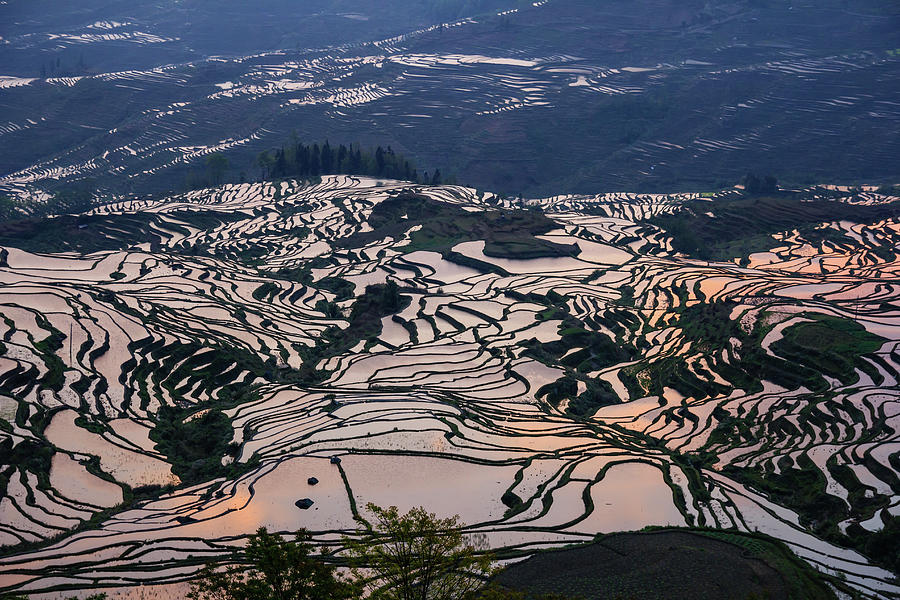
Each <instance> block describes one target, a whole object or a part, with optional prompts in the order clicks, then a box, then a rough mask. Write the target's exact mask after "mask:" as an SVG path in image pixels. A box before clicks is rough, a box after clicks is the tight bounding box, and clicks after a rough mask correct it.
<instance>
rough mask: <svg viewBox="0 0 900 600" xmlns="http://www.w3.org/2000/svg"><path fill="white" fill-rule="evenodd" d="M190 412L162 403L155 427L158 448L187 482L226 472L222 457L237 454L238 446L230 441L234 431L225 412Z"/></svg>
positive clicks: (154, 436)
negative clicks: (194, 416)
mask: <svg viewBox="0 0 900 600" xmlns="http://www.w3.org/2000/svg"><path fill="white" fill-rule="evenodd" d="M191 412H193V409H178V408H175V407H172V406H162V407H161V408H160V410H159V413H158V414H157V422H156V427H155V428H154V429H153V439H154V440H156V448H157V449H158V450H159V451H160V452H162V453H163V454H165V455H166V456H167V457H168V458H169V460H170V461H171V462H172V472H173V473H175V474H176V475H178V477H180V478H181V480H182V481H183V482H185V483H188V484H190V483H195V482H200V481H208V480H210V479H213V478H215V477H218V476H220V475H223V474H226V473H227V472H228V468H227V467H223V466H222V458H223V457H224V456H226V455H227V456H231V457H234V456H235V455H236V454H237V451H238V446H237V445H236V444H235V445H232V444H231V439H232V436H233V434H234V430H233V429H232V426H231V421H230V420H229V419H228V417H227V416H225V413H223V412H222V411H220V410H217V409H210V410H207V411H206V412H205V413H203V414H202V415H201V416H199V417H196V418H190V413H191Z"/></svg>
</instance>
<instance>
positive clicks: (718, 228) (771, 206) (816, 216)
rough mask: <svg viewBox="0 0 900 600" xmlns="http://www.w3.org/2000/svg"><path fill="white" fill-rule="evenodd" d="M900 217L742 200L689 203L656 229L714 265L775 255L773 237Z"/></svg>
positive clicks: (886, 207)
mask: <svg viewBox="0 0 900 600" xmlns="http://www.w3.org/2000/svg"><path fill="white" fill-rule="evenodd" d="M898 216H900V204H897V203H892V204H882V205H876V206H860V205H852V204H848V203H846V202H837V201H833V200H808V199H804V198H802V197H800V196H796V195H790V194H780V195H765V196H752V197H742V198H740V199H737V200H718V201H715V202H709V201H704V200H694V201H690V202H686V203H684V205H683V206H682V209H681V210H680V211H679V212H677V213H675V214H672V215H658V216H655V217H653V218H651V219H650V220H649V222H650V223H652V224H654V225H656V226H657V227H660V228H662V229H664V230H665V231H666V232H667V233H668V234H669V235H671V236H672V247H673V248H674V249H675V250H677V251H679V252H684V253H685V254H690V255H692V256H697V257H699V258H703V259H709V260H729V259H732V258H739V257H746V256H748V255H749V254H752V253H754V252H765V251H767V250H770V249H772V248H773V247H774V246H775V245H776V242H775V240H773V239H772V234H773V233H778V232H781V231H788V230H792V229H799V230H800V231H801V232H804V233H805V231H806V230H811V229H813V227H814V226H815V225H819V224H821V223H824V222H829V221H841V220H849V221H853V222H855V223H873V222H876V221H880V220H882V219H887V218H896V217H898Z"/></svg>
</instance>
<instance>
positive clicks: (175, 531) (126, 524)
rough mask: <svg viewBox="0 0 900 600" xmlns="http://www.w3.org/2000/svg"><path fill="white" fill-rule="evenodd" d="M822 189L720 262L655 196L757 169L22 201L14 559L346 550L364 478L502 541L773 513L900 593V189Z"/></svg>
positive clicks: (8, 340)
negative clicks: (246, 545)
mask: <svg viewBox="0 0 900 600" xmlns="http://www.w3.org/2000/svg"><path fill="white" fill-rule="evenodd" d="M802 195H803V198H804V199H805V201H804V204H805V205H806V206H807V207H808V212H807V213H803V214H806V215H818V216H819V217H821V215H824V214H837V215H840V218H839V220H830V221H829V220H825V221H822V222H820V223H819V224H817V225H816V226H812V225H810V223H809V222H808V221H809V219H805V220H804V219H802V218H799V217H798V218H797V219H796V220H797V222H798V223H799V224H798V226H797V228H793V229H787V230H783V231H776V232H772V233H770V234H768V236H767V238H766V239H767V240H768V242H767V243H764V242H765V240H761V239H758V238H755V241H754V247H755V248H757V250H754V251H753V252H752V253H750V254H748V255H744V256H740V255H735V256H733V257H730V259H728V260H726V259H720V260H717V261H709V260H706V259H699V258H694V257H691V256H690V255H687V254H682V253H679V252H676V251H674V250H673V241H674V240H675V237H673V234H672V233H668V232H667V231H666V230H665V229H663V228H660V227H659V226H657V225H654V223H657V222H660V221H659V220H660V219H663V218H665V217H668V218H670V219H671V218H675V217H680V218H684V219H687V220H688V221H691V220H692V219H697V218H701V217H702V218H705V219H714V218H716V217H715V215H717V214H727V213H728V211H729V210H733V207H734V206H740V205H741V204H740V203H741V202H744V201H745V200H744V199H743V197H742V196H741V195H740V194H739V193H737V192H724V193H721V194H719V195H717V196H716V197H714V198H701V197H700V196H697V195H687V194H674V195H637V194H607V195H599V196H556V197H552V198H548V199H545V200H536V201H529V202H527V203H522V202H520V201H516V200H511V199H509V198H505V197H502V196H497V195H494V194H491V193H485V192H479V191H476V190H473V189H469V188H463V187H455V186H444V187H425V186H411V185H410V184H406V183H401V182H392V181H375V180H370V179H359V178H352V177H344V176H332V177H326V178H323V179H322V181H321V182H320V183H315V184H303V183H299V182H293V181H286V182H279V183H264V184H243V185H226V186H224V187H221V188H217V189H212V190H203V191H195V192H190V193H187V194H182V195H176V196H172V197H166V198H150V199H144V200H128V201H121V202H118V203H115V204H109V205H104V206H100V207H97V208H95V209H93V210H91V211H90V212H89V213H86V214H82V215H71V216H66V217H58V218H53V219H48V220H45V221H42V222H39V223H37V224H35V223H33V222H24V223H19V224H17V225H15V227H16V228H17V229H15V232H16V235H11V234H9V231H8V229H9V227H13V226H12V225H7V226H6V228H7V229H4V230H3V231H4V232H5V233H3V232H0V233H3V244H4V247H3V248H2V251H0V265H2V266H0V282H2V287H0V317H2V325H0V336H2V345H0V448H2V449H3V451H2V452H0V460H2V466H0V492H2V500H0V544H2V545H3V554H4V555H3V557H2V558H0V590H3V591H15V592H17V593H31V592H37V591H48V590H69V589H85V588H101V587H112V588H121V587H122V586H126V587H127V586H135V585H138V584H142V583H160V584H173V585H174V584H177V583H178V582H181V581H184V580H186V579H189V578H190V577H191V575H192V574H193V573H195V572H196V571H197V569H199V567H200V565H201V564H202V563H203V562H204V561H206V560H209V559H212V558H215V557H220V556H223V555H224V554H226V553H227V552H228V551H230V550H232V549H233V548H235V547H237V546H239V545H240V544H241V543H242V540H244V539H245V537H246V536H247V535H249V534H250V533H252V532H254V531H255V530H256V529H257V527H259V526H266V527H268V528H269V530H270V531H278V532H290V531H293V530H295V529H296V528H298V527H301V526H302V527H306V528H308V529H310V530H311V531H312V532H313V534H314V537H315V540H316V541H317V542H320V543H321V544H323V545H325V546H326V547H328V548H330V549H331V550H332V551H339V550H340V534H352V532H353V530H354V528H355V523H354V517H355V516H358V515H360V514H363V516H365V515H364V511H363V509H362V508H361V507H364V506H365V505H366V503H368V502H374V503H376V504H379V505H391V504H394V505H398V506H399V507H401V508H404V509H406V508H410V507H412V506H416V505H424V506H426V507H427V508H428V509H429V510H432V511H435V512H437V513H439V514H440V515H452V514H459V515H461V517H462V520H463V521H464V522H465V523H466V524H467V531H468V532H470V533H472V534H478V535H480V536H483V539H484V540H485V543H486V544H487V545H488V546H490V547H491V548H493V549H495V550H496V551H497V552H498V553H499V555H500V556H506V557H513V556H523V555H528V554H530V553H532V552H534V551H535V550H537V549H541V548H547V547H554V546H558V545H561V544H569V543H573V542H581V541H589V540H592V539H593V538H594V536H595V535H596V534H598V533H603V532H613V531H623V530H638V529H641V528H643V527H645V526H649V525H663V526H664V525H675V526H686V525H693V526H705V527H712V528H721V529H737V530H739V531H747V532H755V531H758V532H761V533H764V534H768V535H771V536H774V537H776V538H778V539H780V540H783V541H784V542H785V543H786V544H787V545H788V547H789V548H790V549H792V550H793V551H794V552H796V553H797V554H798V555H799V556H800V557H802V558H803V559H805V560H806V561H808V562H809V563H810V564H812V565H814V566H815V567H816V568H818V569H820V570H822V571H824V572H826V573H829V574H831V575H833V576H834V577H835V579H834V580H833V581H834V584H835V585H838V586H842V587H845V588H847V589H850V590H855V591H857V592H859V593H862V594H865V595H867V596H878V595H881V596H890V595H895V594H897V593H898V592H900V586H898V585H897V583H896V580H895V576H896V573H897V572H898V569H900V565H898V564H897V563H896V556H897V554H896V548H897V528H898V522H900V479H898V474H900V391H898V385H897V379H898V377H900V356H898V344H900V299H898V288H897V281H898V272H897V271H898V255H897V247H898V241H900V221H898V207H900V198H898V197H896V196H885V195H882V194H878V193H875V192H858V191H840V190H827V189H812V190H806V191H804V192H802ZM787 201H789V200H787ZM761 202H764V204H765V202H775V200H767V201H761ZM735 203H737V204H735ZM701 204H705V207H706V209H707V210H705V211H699V210H698V206H700V205H701ZM856 209H858V210H859V211H860V214H862V213H865V214H867V215H869V216H871V215H870V213H871V210H869V211H868V212H866V210H864V209H872V210H874V209H877V211H878V218H877V219H876V220H873V219H871V218H869V219H861V220H860V221H861V222H854V221H853V220H852V219H851V218H850V216H849V213H851V212H852V211H853V210H856ZM828 211H834V212H833V213H830V212H828ZM692 215H693V216H692ZM778 218H781V217H778ZM777 220H778V219H777V218H776V216H774V215H772V216H771V219H770V221H777ZM763 221H765V220H762V221H761V222H763ZM765 222H768V221H765ZM664 224H666V225H667V226H669V227H670V228H672V227H673V226H672V225H671V223H670V222H665V223H664ZM674 229H677V227H674ZM513 231H517V232H519V233H518V234H517V235H512V233H511V232H513ZM750 234H753V235H754V236H756V235H757V234H758V232H748V235H750ZM760 247H762V248H764V249H763V250H758V248H760ZM333 457H337V458H339V459H340V461H338V462H335V461H332V460H331V459H332V458H333ZM309 477H315V478H317V479H318V484H317V485H315V486H312V485H309V484H308V483H307V479H308V478H309ZM303 499H309V500H311V501H312V505H311V506H308V507H306V508H304V507H305V506H307V503H300V504H297V503H298V501H300V500H303Z"/></svg>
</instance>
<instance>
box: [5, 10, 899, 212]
mask: <svg viewBox="0 0 900 600" xmlns="http://www.w3.org/2000/svg"><path fill="white" fill-rule="evenodd" d="M51 4H52V3H51ZM210 4H211V3H210V2H206V1H203V2H192V3H180V2H175V1H174V0H157V1H156V2H145V3H139V4H138V5H135V3H133V2H122V1H121V0H116V1H114V2H97V0H90V1H86V2H82V3H79V4H78V6H77V10H76V8H72V9H67V8H64V7H60V6H59V5H58V3H57V4H53V6H52V9H51V8H48V3H47V2H46V1H43V2H11V3H7V4H6V5H0V37H2V40H0V42H2V43H0V64H2V65H4V66H3V69H6V71H5V72H4V71H0V106H2V108H3V111H2V114H3V117H2V119H0V192H2V193H5V194H8V195H18V196H35V195H36V196H40V194H41V193H42V192H44V191H46V190H47V189H52V188H54V187H56V186H59V185H60V184H67V183H69V184H71V183H75V182H79V181H81V182H84V180H96V181H95V183H96V185H97V186H98V187H99V188H100V190H101V191H102V192H112V193H122V192H124V193H137V194H144V193H147V192H153V193H159V192H165V191H168V190H182V189H184V187H183V186H184V184H185V180H186V178H187V177H188V174H189V172H190V170H191V169H195V170H198V169H199V170H202V169H203V161H204V159H205V158H206V157H207V156H208V155H209V154H211V153H213V152H225V153H226V154H227V155H228V157H229V160H230V162H231V165H232V168H231V170H230V172H229V173H228V174H227V176H228V180H229V181H233V182H238V181H242V180H245V181H253V180H255V179H256V178H258V177H259V171H258V169H257V168H256V167H255V166H254V164H253V159H254V157H255V156H256V155H257V154H258V153H259V152H260V151H262V150H270V149H272V148H278V147H280V146H282V145H283V144H285V143H287V140H286V138H287V136H288V134H289V132H291V131H292V130H295V131H296V132H297V134H298V136H299V138H300V139H301V140H302V141H305V142H308V143H313V142H318V143H322V142H324V141H325V140H330V141H331V143H334V144H337V143H347V144H349V143H362V144H363V146H373V147H374V146H376V145H379V144H380V145H382V146H385V147H387V146H392V147H393V148H394V149H395V150H396V151H398V152H400V153H402V154H404V155H405V156H408V157H411V158H414V159H415V160H416V162H417V164H418V167H419V169H420V173H421V172H422V171H429V172H432V173H433V171H434V169H435V168H439V169H441V170H442V172H443V173H444V175H445V176H446V175H450V174H454V175H455V176H456V178H457V180H458V181H460V182H464V183H466V184H468V185H473V186H476V187H480V188H482V189H492V190H497V191H501V192H503V193H506V194H510V195H518V194H525V195H526V196H531V197H536V196H539V195H551V194H557V193H563V192H568V193H572V192H580V193H586V192H590V193H595V192H597V191H610V190H621V189H631V190H633V189H640V190H650V191H673V190H694V191H696V190H708V189H717V188H720V187H723V186H724V185H732V184H734V183H735V182H737V181H738V180H739V179H740V177H742V176H743V175H745V174H746V173H747V171H751V170H752V171H756V172H758V173H759V174H770V173H771V174H773V175H775V176H777V177H778V178H779V179H780V180H781V181H785V182H790V183H792V184H798V185H808V184H809V183H813V182H826V183H857V182H875V183H882V182H886V183H894V181H893V180H892V179H891V178H892V177H895V176H896V173H897V172H898V167H900V162H898V158H897V157H898V156H900V145H898V144H900V142H898V140H900V108H898V103H897V100H896V98H897V94H898V91H900V90H898V85H897V82H898V81H900V77H898V69H900V12H898V7H897V4H896V3H891V2H882V1H880V0H859V1H857V2H855V3H853V5H852V6H851V5H850V4H848V3H847V2H844V1H842V0H817V1H815V2H811V1H807V2H790V3H786V2H776V1H774V0H771V1H768V0H766V1H764V0H734V1H732V2H715V3H712V2H700V1H699V0H690V1H684V0H677V1H676V0H645V1H642V2H639V3H634V2H625V1H623V0H603V1H597V0H542V1H540V2H522V1H517V0H481V1H467V2H462V1H461V0H460V1H458V2H454V1H452V0H447V1H445V2H441V3H437V2H413V3H410V2H397V1H396V0H392V1H390V2H381V3H379V4H378V5H377V6H376V5H373V4H371V3H363V2H353V1H351V0H332V1H331V2H323V1H321V0H316V1H315V2H304V3H302V6H300V7H299V8H298V6H299V5H298V3H296V2H287V1H286V0H264V1H260V2H257V3H254V4H253V5H252V9H250V10H248V9H247V7H248V6H249V5H247V3H245V2H236V1H234V0H228V1H227V2H219V3H215V4H216V8H215V9H214V10H212V9H210V8H209V6H210ZM435 4H440V5H444V6H451V7H452V6H456V10H455V11H450V12H446V10H443V11H436V10H430V11H429V10H426V9H425V8H424V7H425V6H427V5H435ZM329 5H330V6H331V9H328V6H329ZM101 15H103V17H102V18H101ZM442 19H443V20H442ZM225 40H227V44H226V43H225V42H224V41H225ZM835 174H839V179H840V181H835Z"/></svg>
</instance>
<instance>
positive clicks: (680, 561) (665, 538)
mask: <svg viewBox="0 0 900 600" xmlns="http://www.w3.org/2000/svg"><path fill="white" fill-rule="evenodd" d="M495 581H496V583H498V584H499V585H501V586H504V587H508V588H512V589H515V590H519V591H523V592H526V593H527V594H528V595H538V594H555V595H556V594H558V595H561V596H564V597H568V598H584V599H585V600H607V599H609V600H614V599H615V600H619V599H631V598H639V599H641V600H657V599H658V600H695V599H698V598H702V599H704V600H745V599H747V600H749V599H751V598H753V599H756V598H760V599H761V598H772V599H776V598H794V599H797V600H800V599H809V600H813V599H820V598H821V599H825V598H829V599H830V598H835V595H834V593H833V592H832V591H831V590H830V589H829V587H828V586H827V585H826V584H825V583H824V582H823V580H822V578H821V576H820V575H819V574H818V573H817V572H815V571H813V570H812V569H811V568H810V567H809V566H808V565H806V564H804V563H802V562H801V561H800V560H799V559H798V558H797V557H796V556H795V555H793V554H792V553H791V552H790V551H789V550H787V549H786V548H785V547H784V546H783V545H782V544H780V543H778V542H776V541H774V540H772V539H771V538H766V537H764V536H760V535H753V534H742V533H731V532H722V531H716V532H713V531H702V530H696V531H695V530H686V529H667V530H662V531H649V532H641V533H614V534H611V535H607V536H605V537H603V538H602V539H600V540H599V541H598V542H596V543H594V544H591V545H588V546H580V547H576V548H570V549H568V550H559V551H551V552H544V553H541V554H538V555H535V556H533V557H531V558H530V559H528V560H526V561H524V562H521V563H519V564H516V565H513V566H511V567H509V568H508V569H506V570H505V571H503V572H502V573H501V574H500V575H498V576H497V578H496V580H495Z"/></svg>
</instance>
